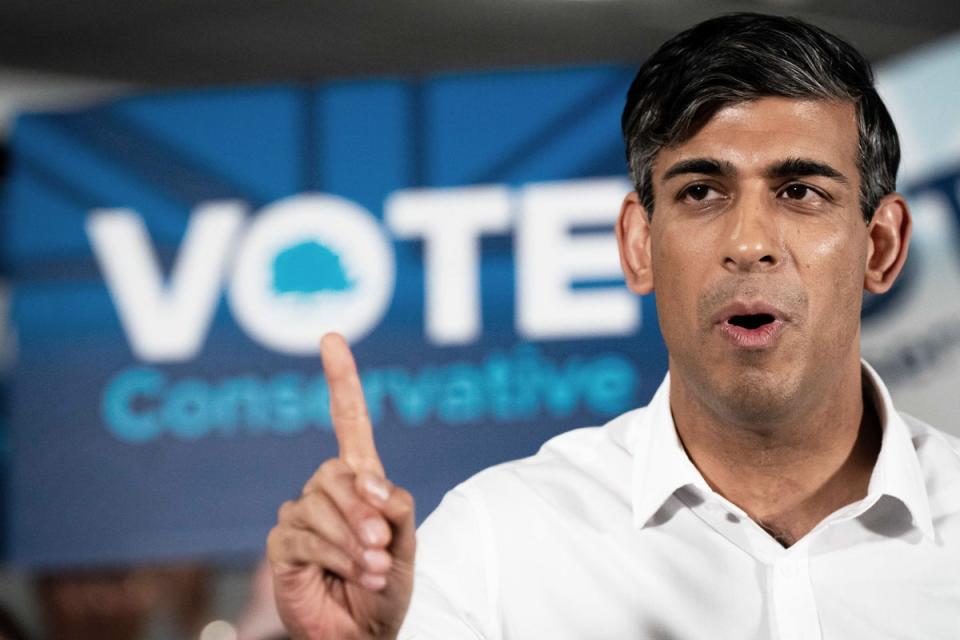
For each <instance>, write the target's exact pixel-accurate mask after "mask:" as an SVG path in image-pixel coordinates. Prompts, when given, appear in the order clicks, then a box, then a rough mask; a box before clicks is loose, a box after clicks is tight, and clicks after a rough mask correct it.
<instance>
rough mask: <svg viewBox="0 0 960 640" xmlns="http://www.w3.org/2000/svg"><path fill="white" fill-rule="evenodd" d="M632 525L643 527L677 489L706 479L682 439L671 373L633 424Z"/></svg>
mask: <svg viewBox="0 0 960 640" xmlns="http://www.w3.org/2000/svg"><path fill="white" fill-rule="evenodd" d="M631 435H632V438H631V440H632V442H631V445H630V449H631V451H632V453H633V478H632V482H633V525H634V526H635V527H637V528H638V529H639V528H642V527H643V526H644V525H646V523H647V521H648V520H650V518H652V517H653V514H655V513H656V512H657V511H658V510H659V509H660V507H662V506H663V503H664V502H666V501H667V499H668V498H669V497H670V496H672V495H673V494H674V492H676V490H677V489H679V488H681V487H685V486H687V485H690V484H693V485H697V486H700V487H702V488H707V483H706V481H705V480H704V479H703V476H702V475H700V472H699V471H698V470H697V468H696V467H695V466H694V465H693V463H692V462H691V461H690V458H689V457H688V456H687V452H686V451H685V450H684V448H683V444H682V443H681V442H680V436H678V435H677V429H676V426H675V425H674V422H673V414H672V413H671V412H670V374H669V373H667V375H666V377H665V378H664V379H663V382H662V383H661V384H660V387H659V388H658V389H657V392H656V393H655V394H654V395H653V399H652V400H650V404H649V405H647V410H646V411H643V412H640V413H639V415H638V418H637V421H636V424H635V425H634V428H633V433H632V434H631Z"/></svg>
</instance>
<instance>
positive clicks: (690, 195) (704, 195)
mask: <svg viewBox="0 0 960 640" xmlns="http://www.w3.org/2000/svg"><path fill="white" fill-rule="evenodd" d="M711 192H713V189H711V188H710V187H708V186H707V185H705V184H694V185H690V186H689V187H687V188H686V189H684V190H683V191H682V192H681V193H680V198H681V199H690V200H696V201H698V202H699V201H703V200H707V199H708V198H709V197H710V195H711Z"/></svg>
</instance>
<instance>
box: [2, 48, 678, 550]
mask: <svg viewBox="0 0 960 640" xmlns="http://www.w3.org/2000/svg"><path fill="white" fill-rule="evenodd" d="M632 74H633V69H632V68H622V67H602V68H589V69H575V70H565V71H541V72H527V73H492V74H476V75H468V76H456V77H453V76H451V77H439V78H434V79H428V80H416V81H413V80H411V81H400V80H384V81H363V82H336V83H328V84H322V85H316V86H302V87H287V86H283V87H262V88H242V89H241V88H235V89H211V90H200V91H186V92H180V93H170V94H157V95H145V96H137V97H127V98H123V99H119V100H116V101H114V102H110V103H107V104H102V105H99V106H95V107H92V108H87V109H83V110H78V111H74V112H70V113H59V114H42V115H41V114H36V115H26V116H23V117H21V118H20V119H19V120H18V122H17V124H16V127H15V129H14V132H13V136H12V139H11V141H10V154H11V160H10V172H9V178H8V182H7V185H6V188H5V192H4V194H3V204H2V206H3V221H4V230H5V233H4V234H3V236H2V238H3V240H2V241H3V248H2V251H3V257H4V260H5V261H6V263H7V264H8V265H9V267H10V269H11V273H12V282H13V286H14V295H13V308H12V322H13V326H14V330H15V334H16V350H17V356H16V357H17V361H16V366H15V369H14V374H13V377H12V380H11V382H10V385H9V422H10V425H11V437H12V442H11V448H12V452H13V458H12V461H11V465H12V466H11V471H10V479H11V480H10V483H11V485H10V491H9V492H10V511H9V522H10V524H11V533H10V540H9V544H8V548H9V553H10V559H11V560H12V561H13V562H14V563H16V564H18V565H21V566H28V567H37V566H65V565H83V564H105V563H119V562H130V561H145V560H162V559H165V558H184V557H203V558H217V557H225V556H231V555H236V554H249V555H253V554H258V553H261V552H262V549H263V545H264V540H265V536H266V533H267V531H268V530H269V528H270V527H271V526H272V524H273V522H274V520H275V514H276V509H277V507H278V506H279V504H280V503H281V502H282V501H283V500H285V499H287V498H289V497H292V496H295V495H296V494H298V493H299V491H300V488H301V487H302V485H303V483H304V481H305V480H306V479H307V478H308V477H309V475H310V474H311V472H312V471H313V470H314V469H315V468H316V467H317V465H319V464H320V463H321V462H322V461H323V460H324V459H326V458H328V457H330V456H333V455H336V442H335V439H334V437H333V433H332V429H331V425H330V419H329V415H328V413H327V407H326V402H327V395H326V394H327V392H326V386H325V384H324V381H323V376H322V371H321V367H320V363H319V358H318V355H317V343H318V340H319V337H320V336H321V335H322V334H323V333H324V332H326V331H329V330H337V331H341V332H343V333H344V334H345V335H346V336H347V338H348V339H349V340H350V341H351V343H352V345H353V348H354V351H355V353H356V356H357V359H358V362H359V365H360V368H361V371H362V376H363V380H364V386H365V390H366V394H367V399H368V403H369V408H370V411H371V413H372V415H373V417H374V420H375V425H376V431H375V436H376V439H377V443H378V447H379V449H380V452H381V455H382V458H383V461H384V464H385V466H386V468H387V471H388V473H389V475H390V477H391V478H392V479H393V480H394V481H395V482H397V483H399V484H402V485H404V486H406V487H408V488H409V489H410V490H411V491H412V492H413V494H414V495H415V497H416V498H417V504H418V514H419V516H420V517H421V518H422V517H424V516H425V515H427V514H428V513H429V512H430V511H431V510H432V509H433V507H434V506H435V505H436V503H437V502H438V501H439V499H440V497H441V496H442V495H443V493H444V492H445V491H447V490H448V489H450V488H451V487H452V486H454V485H455V484H456V483H457V482H459V481H461V480H463V479H465V478H466V477H468V476H469V475H471V474H473V473H474V472H476V471H478V470H479V469H481V468H483V467H486V466H489V465H491V464H495V463H497V462H499V461H503V460H507V459H511V458H516V457H520V456H525V455H529V454H531V453H533V452H534V451H536V449H537V448H538V447H539V446H540V444H541V443H543V442H544V441H545V440H547V439H548V438H549V437H551V436H552V435H554V434H556V433H559V432H561V431H565V430H568V429H570V428H574V427H579V426H586V425H593V424H599V423H602V422H604V421H605V420H607V419H608V418H610V417H612V416H614V415H616V414H618V413H620V412H622V411H624V410H626V409H629V408H631V407H634V406H637V405H640V404H642V403H644V402H645V401H646V400H647V399H648V398H649V397H650V396H651V395H652V393H653V391H654V389H655V388H656V386H657V385H658V384H659V382H660V379H661V377H662V375H663V372H664V371H665V369H666V353H665V350H664V347H663V346H662V341H661V338H660V335H659V332H658V328H657V323H656V320H655V309H654V301H653V300H652V299H649V298H648V299H643V300H640V299H637V298H636V297H634V296H633V295H631V294H630V293H629V292H628V291H627V289H626V288H625V287H624V285H623V283H622V280H621V279H620V276H619V263H618V257H617V251H616V245H615V240H614V236H613V232H612V223H613V221H614V219H615V217H616V215H617V212H618V209H619V205H620V200H621V198H622V197H623V195H624V194H625V193H626V192H627V191H628V190H629V186H628V183H627V181H626V179H625V168H624V161H623V149H622V143H621V140H620V134H619V129H618V124H619V113H620V109H621V108H622V102H623V98H624V94H625V91H626V88H627V86H628V84H629V81H630V79H631V77H632Z"/></svg>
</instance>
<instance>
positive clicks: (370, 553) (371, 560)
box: [363, 549, 390, 573]
mask: <svg viewBox="0 0 960 640" xmlns="http://www.w3.org/2000/svg"><path fill="white" fill-rule="evenodd" d="M363 563H364V564H365V565H367V569H369V570H370V571H373V572H376V573H384V572H385V571H387V570H389V569H390V554H389V553H387V552H386V551H383V550H381V549H367V550H366V551H364V552H363Z"/></svg>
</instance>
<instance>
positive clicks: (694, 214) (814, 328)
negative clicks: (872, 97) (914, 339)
mask: <svg viewBox="0 0 960 640" xmlns="http://www.w3.org/2000/svg"><path fill="white" fill-rule="evenodd" d="M857 147H858V133H857V121H856V115H855V110H854V106H853V105H852V104H850V103H843V102H826V101H815V100H793V99H786V98H763V99H759V100H756V101H752V102H746V103H741V104H735V105H731V106H728V107H726V108H723V109H721V110H720V111H719V112H717V114H716V115H715V116H714V117H713V118H712V119H711V120H710V121H709V122H708V123H707V125H706V126H705V127H703V129H701V130H700V131H699V132H698V133H697V135H695V136H694V137H693V138H691V139H690V140H688V141H686V142H684V143H683V144H680V145H678V146H676V147H672V148H665V149H663V150H661V151H660V152H659V154H658V155H657V158H656V161H655V163H654V167H653V186H654V197H655V212H654V214H653V216H652V219H651V221H650V229H649V234H650V237H649V242H650V244H649V252H650V258H651V265H652V277H653V284H654V289H655V291H656V296H657V311H658V313H659V317H660V325H661V329H662V331H663V336H664V339H665V341H666V344H667V348H668V351H669V353H670V368H671V372H672V373H673V375H674V376H675V377H676V376H682V377H683V379H684V382H685V383H686V385H687V387H688V388H689V389H690V391H691V392H692V393H693V394H694V395H696V396H697V397H698V399H699V400H700V401H701V402H702V403H704V404H705V405H706V406H707V407H709V408H710V409H711V410H712V411H713V412H714V413H715V414H716V415H717V416H718V417H720V418H722V419H725V420H729V421H734V422H748V423H757V422H763V421H769V422H777V421H780V420H781V419H784V418H786V417H787V416H789V415H790V413H791V412H795V411H796V410H798V409H802V408H803V407H806V406H811V403H813V402H815V401H816V397H817V395H818V394H823V393H825V392H826V391H827V390H828V389H826V388H825V385H826V384H827V381H828V380H829V379H830V378H831V374H832V372H835V371H838V370H840V369H839V368H840V367H847V369H845V370H849V368H848V367H849V365H850V362H851V358H852V359H853V360H854V361H855V360H856V359H857V358H858V356H859V336H860V304H861V296H862V291H863V286H864V272H865V268H866V261H867V259H868V255H867V254H868V244H869V236H868V233H867V226H866V224H865V222H864V220H863V218H862V214H861V211H860V206H859V200H858V195H859V188H860V178H859V172H858V169H857V164H856V160H857Z"/></svg>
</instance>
